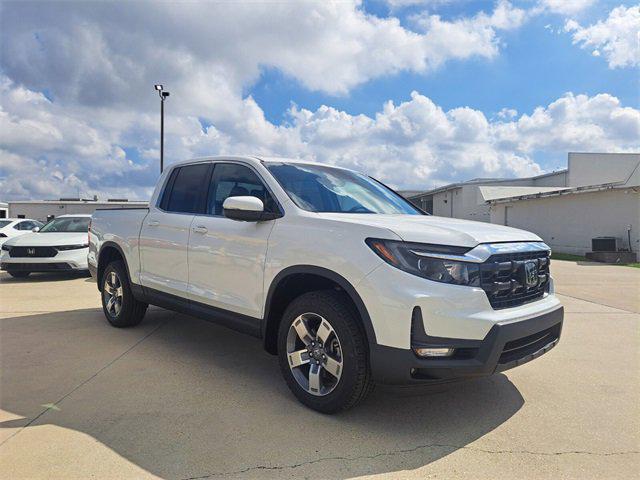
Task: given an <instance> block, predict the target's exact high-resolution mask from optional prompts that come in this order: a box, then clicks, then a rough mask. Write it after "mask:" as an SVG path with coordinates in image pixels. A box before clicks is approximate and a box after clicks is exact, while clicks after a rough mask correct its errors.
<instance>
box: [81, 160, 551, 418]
mask: <svg viewBox="0 0 640 480" xmlns="http://www.w3.org/2000/svg"><path fill="white" fill-rule="evenodd" d="M549 255H550V250H549V247H548V246H547V245H545V244H544V243H543V242H542V240H541V239H540V238H539V237H538V236H536V235H534V234H532V233H529V232H525V231H522V230H516V229H513V228H509V227H504V226H498V225H492V224H487V223H481V222H470V221H465V220H457V219H451V218H442V217H436V216H431V215H428V214H425V213H424V212H422V211H420V210H419V209H417V208H416V207H414V206H413V205H411V204H410V203H409V202H407V201H406V200H405V199H404V198H402V197H401V196H399V195H398V194H396V193H395V192H393V191H392V190H390V189H389V188H388V187H386V186H385V185H383V184H382V183H380V182H378V181H376V180H374V179H372V178H370V177H367V176H365V175H362V174H359V173H356V172H353V171H351V170H346V169H342V168H336V167H329V166H326V165H319V164H314V163H308V162H300V161H294V160H288V159H272V158H257V157H216V158H204V159H197V160H191V161H186V162H181V163H177V164H174V165H172V166H171V167H170V168H168V169H167V170H166V171H165V172H164V174H163V175H162V176H161V177H160V180H159V181H158V185H157V187H156V189H155V192H154V193H153V196H152V197H151V200H150V204H149V208H148V209H139V210H135V209H131V210H98V211H96V212H95V213H94V215H93V220H92V223H91V227H90V232H89V254H88V261H89V267H90V270H91V272H92V274H93V276H94V277H95V278H96V279H97V283H98V289H99V290H100V292H101V296H102V304H103V309H104V314H105V316H106V317H107V319H108V321H109V322H110V323H111V324H112V325H114V326H116V327H129V326H133V325H137V324H138V323H139V322H140V321H141V320H142V318H143V317H144V314H145V311H146V308H147V305H148V304H153V305H159V306H162V307H165V308H168V309H172V310H174V311H179V312H183V313H188V314H191V315H195V316H199V317H202V318H206V319H209V320H212V321H214V322H217V323H220V324H222V325H225V326H227V327H231V328H233V329H236V330H239V331H242V332H245V333H248V334H250V335H254V336H256V337H258V338H260V339H262V342H263V344H264V348H265V349H266V350H267V351H268V352H270V353H272V354H274V355H278V357H279V362H280V367H281V370H282V374H283V376H284V378H285V380H286V382H287V384H288V386H289V388H290V389H291V391H292V392H293V393H294V395H295V396H296V397H297V398H298V399H299V400H300V401H301V402H302V403H304V404H305V405H307V406H309V407H311V408H313V409H316V410H318V411H321V412H325V413H331V412H336V411H339V410H343V409H346V408H349V407H352V406H353V405H355V404H356V403H358V402H359V401H361V400H362V399H363V398H364V397H365V396H366V395H367V393H368V392H369V391H370V390H371V387H372V386H373V385H374V384H375V383H384V384H395V385H399V384H413V383H428V382H443V381H449V380H452V379H458V378H463V377H473V376H482V375H491V374H493V373H496V372H501V371H504V370H506V369H509V368H512V367H515V366H517V365H520V364H522V363H525V362H527V361H530V360H532V359H534V358H536V357H538V356H540V355H542V354H543V353H545V352H547V351H548V350H549V349H551V348H552V347H554V346H555V345H556V344H557V343H558V340H559V338H560V331H561V328H562V320H563V308H562V306H561V304H560V302H559V301H558V299H557V298H556V296H555V295H554V289H553V280H552V279H551V277H550V275H549V264H550V260H549Z"/></svg>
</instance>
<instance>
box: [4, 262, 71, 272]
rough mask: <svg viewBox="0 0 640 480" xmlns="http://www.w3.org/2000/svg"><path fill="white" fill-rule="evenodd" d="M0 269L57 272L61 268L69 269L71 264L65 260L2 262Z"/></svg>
mask: <svg viewBox="0 0 640 480" xmlns="http://www.w3.org/2000/svg"><path fill="white" fill-rule="evenodd" d="M0 268H1V269H2V270H6V271H7V272H12V271H15V272H19V271H23V272H58V271H61V270H71V269H72V268H71V265H69V264H68V263H65V262H56V263H3V264H2V265H0Z"/></svg>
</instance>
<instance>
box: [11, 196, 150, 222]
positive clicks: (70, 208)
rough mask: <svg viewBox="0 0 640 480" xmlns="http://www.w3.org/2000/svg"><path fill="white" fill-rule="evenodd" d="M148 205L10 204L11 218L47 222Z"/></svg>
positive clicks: (123, 202) (125, 202)
mask: <svg viewBox="0 0 640 480" xmlns="http://www.w3.org/2000/svg"><path fill="white" fill-rule="evenodd" d="M147 205H148V202H138V201H128V200H125V199H109V200H89V199H80V198H67V199H64V198H61V199H60V200H24V201H15V202H9V216H10V217H13V218H32V219H34V220H40V221H41V222H46V221H48V220H51V219H52V218H55V217H57V216H60V215H65V214H70V213H93V212H94V211H95V210H96V209H98V208H136V207H146V206H147Z"/></svg>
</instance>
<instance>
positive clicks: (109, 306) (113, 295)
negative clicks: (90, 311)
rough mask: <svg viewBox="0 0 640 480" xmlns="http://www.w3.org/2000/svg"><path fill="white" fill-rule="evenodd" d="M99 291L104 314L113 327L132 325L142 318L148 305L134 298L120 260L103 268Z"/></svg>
mask: <svg viewBox="0 0 640 480" xmlns="http://www.w3.org/2000/svg"><path fill="white" fill-rule="evenodd" d="M100 293H101V297H102V310H103V311H104V316H105V317H107V320H109V323H110V324H111V325H113V326H114V327H132V326H134V325H138V324H139V323H140V322H141V321H142V319H143V318H144V314H145V313H146V311H147V306H148V305H147V304H146V303H142V302H139V301H138V300H136V299H135V298H134V296H133V293H132V292H131V285H130V284H129V277H128V275H127V270H126V268H125V266H124V263H122V262H121V261H115V262H111V263H110V264H109V265H107V268H105V270H104V274H103V275H102V280H101V283H100Z"/></svg>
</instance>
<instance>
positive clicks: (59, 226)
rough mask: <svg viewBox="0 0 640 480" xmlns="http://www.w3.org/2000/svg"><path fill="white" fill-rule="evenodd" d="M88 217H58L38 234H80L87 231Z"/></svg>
mask: <svg viewBox="0 0 640 480" xmlns="http://www.w3.org/2000/svg"><path fill="white" fill-rule="evenodd" d="M90 220H91V218H90V217H60V218H55V219H53V220H51V221H50V222H49V223H47V224H46V225H45V226H44V227H42V228H41V229H40V233H63V232H67V233H82V232H87V231H88V230H89V221H90Z"/></svg>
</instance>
